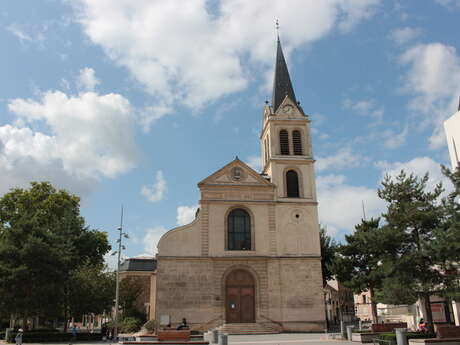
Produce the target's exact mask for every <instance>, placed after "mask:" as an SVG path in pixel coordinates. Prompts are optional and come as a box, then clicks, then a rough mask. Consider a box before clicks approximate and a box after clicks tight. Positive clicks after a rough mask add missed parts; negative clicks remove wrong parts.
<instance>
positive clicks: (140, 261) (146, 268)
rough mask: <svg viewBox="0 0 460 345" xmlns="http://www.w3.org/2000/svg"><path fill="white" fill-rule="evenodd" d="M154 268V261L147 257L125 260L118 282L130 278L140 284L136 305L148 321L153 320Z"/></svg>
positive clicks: (155, 264)
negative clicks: (140, 289) (140, 291)
mask: <svg viewBox="0 0 460 345" xmlns="http://www.w3.org/2000/svg"><path fill="white" fill-rule="evenodd" d="M156 266H157V262H156V260H155V259H154V258H153V257H147V256H143V257H135V258H129V259H126V260H124V261H123V262H122V264H121V265H120V281H121V280H123V279H125V278H128V277H131V278H134V279H136V280H139V281H141V282H142V286H143V290H142V293H141V295H140V296H139V297H138V300H137V303H138V305H139V307H140V308H144V310H145V313H146V315H147V319H148V320H152V319H155V288H156V272H155V271H156Z"/></svg>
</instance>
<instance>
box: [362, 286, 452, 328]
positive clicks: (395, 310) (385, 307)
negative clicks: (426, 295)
mask: <svg viewBox="0 0 460 345" xmlns="http://www.w3.org/2000/svg"><path fill="white" fill-rule="evenodd" d="M354 299H355V308H356V316H357V317H358V318H359V319H361V320H363V321H370V320H372V311H371V300H370V297H369V292H363V293H360V294H355V295H354ZM430 301H431V310H432V314H433V322H434V324H435V325H444V324H457V325H458V324H459V323H458V315H457V309H456V308H455V303H449V302H448V301H446V300H445V299H444V298H442V297H438V296H431V297H430ZM377 316H378V322H379V323H380V322H385V323H386V322H406V323H407V326H408V327H409V328H411V329H413V330H416V329H417V328H418V323H419V321H420V319H421V318H424V309H423V307H422V304H421V302H420V301H417V303H415V304H409V305H408V304H403V305H393V304H383V303H377Z"/></svg>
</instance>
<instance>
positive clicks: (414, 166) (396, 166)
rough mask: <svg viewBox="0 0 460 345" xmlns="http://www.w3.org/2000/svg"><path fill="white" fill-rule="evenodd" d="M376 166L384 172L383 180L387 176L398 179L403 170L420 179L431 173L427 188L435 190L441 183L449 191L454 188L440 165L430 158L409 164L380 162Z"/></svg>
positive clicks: (418, 159)
mask: <svg viewBox="0 0 460 345" xmlns="http://www.w3.org/2000/svg"><path fill="white" fill-rule="evenodd" d="M376 166H377V167H378V168H380V169H381V171H382V176H381V178H382V180H383V178H384V177H385V175H389V176H391V177H396V176H397V175H399V173H400V172H401V170H404V171H405V172H406V173H408V174H410V173H413V174H414V175H416V176H419V177H422V176H424V175H425V174H426V173H429V180H428V184H427V186H428V188H430V189H433V188H434V186H435V185H436V184H438V183H439V182H442V184H443V186H444V187H445V188H447V189H451V188H452V185H451V183H450V181H449V179H448V178H447V177H445V176H444V175H443V173H442V171H441V166H440V164H439V163H438V162H436V161H434V160H433V159H431V158H429V157H417V158H414V159H412V160H410V161H407V162H393V163H388V162H385V161H380V162H377V163H376Z"/></svg>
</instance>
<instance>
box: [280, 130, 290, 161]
mask: <svg viewBox="0 0 460 345" xmlns="http://www.w3.org/2000/svg"><path fill="white" fill-rule="evenodd" d="M280 149H281V154H282V155H288V154H289V134H288V132H287V130H285V129H282V130H281V131H280Z"/></svg>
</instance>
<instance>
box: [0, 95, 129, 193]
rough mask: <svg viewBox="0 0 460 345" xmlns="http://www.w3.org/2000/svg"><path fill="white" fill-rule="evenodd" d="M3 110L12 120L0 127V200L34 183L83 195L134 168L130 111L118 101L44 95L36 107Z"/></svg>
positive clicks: (24, 104) (25, 104) (25, 103)
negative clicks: (103, 179)
mask: <svg viewBox="0 0 460 345" xmlns="http://www.w3.org/2000/svg"><path fill="white" fill-rule="evenodd" d="M8 109H9V110H10V111H11V112H12V113H14V114H15V116H16V119H15V122H14V123H15V125H4V126H0V143H1V145H0V176H2V185H1V187H0V194H1V193H4V192H5V191H6V190H7V189H9V188H11V187H15V186H22V187H24V186H26V185H28V184H29V182H30V181H35V180H48V181H51V182H52V183H55V184H56V186H58V187H64V188H69V189H70V190H71V191H73V192H82V193H85V192H87V191H88V188H89V186H90V185H92V183H94V182H95V181H97V180H98V179H100V178H101V177H110V178H112V177H115V176H117V175H119V174H121V173H124V172H126V171H128V170H129V169H131V168H132V167H133V166H134V164H135V161H136V156H137V149H136V145H135V143H134V138H133V131H132V127H133V121H134V120H133V114H132V109H131V105H130V104H129V101H128V100H127V99H125V98H124V97H123V96H121V95H118V94H107V95H98V94H96V93H93V92H86V93H81V94H79V95H78V96H68V95H66V94H65V93H63V92H60V91H47V92H44V93H43V94H42V95H41V99H40V100H39V101H35V100H32V99H20V98H18V99H13V100H11V101H10V103H9V104H8Z"/></svg>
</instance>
